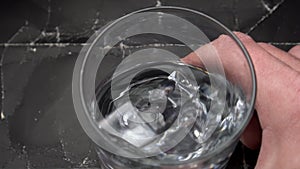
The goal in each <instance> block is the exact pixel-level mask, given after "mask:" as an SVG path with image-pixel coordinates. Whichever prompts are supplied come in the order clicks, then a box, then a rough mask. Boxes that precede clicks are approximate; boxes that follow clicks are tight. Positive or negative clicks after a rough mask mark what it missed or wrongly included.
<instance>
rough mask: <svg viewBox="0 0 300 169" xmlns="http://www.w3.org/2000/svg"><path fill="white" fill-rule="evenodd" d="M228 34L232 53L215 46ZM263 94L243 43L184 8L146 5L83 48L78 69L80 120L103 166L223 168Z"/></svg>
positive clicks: (75, 76) (217, 24)
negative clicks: (215, 42) (257, 92)
mask: <svg viewBox="0 0 300 169" xmlns="http://www.w3.org/2000/svg"><path fill="white" fill-rule="evenodd" d="M221 35H224V36H226V38H225V39H227V40H226V43H227V42H228V41H232V44H234V45H232V49H227V50H228V51H229V52H230V51H232V54H231V53H230V57H229V58H228V57H227V58H224V56H223V55H224V54H223V52H222V51H218V49H217V48H216V47H215V46H214V44H213V43H212V41H214V40H216V39H217V38H218V37H220V36H221ZM224 43H225V41H224ZM228 51H226V52H227V53H228ZM231 55H232V56H231ZM187 56H188V57H189V58H188V59H187ZM255 95H256V79H255V73H254V68H253V65H252V62H251V59H250V57H249V54H248V53H247V51H246V49H245V47H244V46H243V45H242V43H241V42H240V41H239V39H238V38H237V37H236V36H235V35H234V34H233V33H232V32H231V31H230V30H229V29H227V28H226V27H225V26H223V25H222V24H221V23H220V22H218V21H216V20H215V19H213V18H211V17H209V16H207V15H205V14H203V13H201V12H198V11H195V10H191V9H186V8H181V7H169V6H163V7H152V8H147V9H142V10H139V11H136V12H133V13H130V14H128V15H126V16H124V17H121V18H119V19H117V20H115V21H113V22H111V23H109V24H108V25H106V26H105V27H103V28H102V29H101V30H99V31H97V32H96V33H95V34H94V35H93V36H92V37H91V38H90V40H89V41H88V42H87V45H86V46H84V47H83V49H82V50H81V52H80V55H79V56H78V59H77V62H76V65H75V68H74V74H73V101H74V106H75V110H76V113H77V117H78V119H79V121H80V124H81V125H82V127H83V129H84V130H85V132H86V133H87V135H88V136H89V137H90V138H91V139H92V140H93V141H94V142H95V143H96V145H97V152H98V155H99V158H100V161H101V164H100V165H101V167H102V168H105V169H106V168H110V169H111V168H112V169H119V168H120V169H121V168H122V169H123V168H130V169H135V168H136V169H142V168H147V169H148V168H155V169H160V168H172V169H176V168H178V169H179V168H184V169H191V168H223V167H225V166H226V163H227V161H228V159H229V158H230V155H231V154H232V152H233V151H234V148H235V146H236V143H237V142H238V140H239V136H240V135H241V133H242V131H243V129H244V128H245V127H246V125H247V124H248V122H249V120H250V118H251V117H252V111H253V105H254V102H255Z"/></svg>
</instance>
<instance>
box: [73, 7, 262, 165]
mask: <svg viewBox="0 0 300 169" xmlns="http://www.w3.org/2000/svg"><path fill="white" fill-rule="evenodd" d="M167 9H175V10H180V11H186V12H192V13H194V14H197V15H199V16H200V17H204V18H206V19H208V20H209V21H211V22H213V23H215V24H216V25H217V26H218V27H220V28H221V29H222V30H223V31H225V32H226V33H227V35H229V36H230V37H231V38H232V39H233V40H234V41H235V43H236V44H237V45H238V46H239V48H240V49H241V51H242V53H243V55H244V57H245V58H246V60H247V65H248V67H249V70H250V74H251V81H252V91H251V99H250V104H249V109H248V110H247V113H246V115H247V117H246V118H245V120H244V121H243V123H242V126H241V127H240V128H238V129H237V130H236V131H235V132H234V133H233V134H232V136H230V137H229V138H228V139H226V141H224V142H223V143H222V144H221V145H220V146H218V148H216V149H214V150H213V151H209V152H207V153H205V154H203V155H200V156H199V157H197V158H194V159H190V160H187V161H183V162H179V163H173V164H169V163H163V162H161V161H157V162H158V163H159V164H162V165H166V164H168V165H178V164H185V163H191V162H193V161H199V160H207V159H209V158H210V157H212V156H214V155H216V154H219V153H220V152H222V151H223V150H224V149H226V148H227V147H229V146H231V145H232V144H234V142H236V141H237V139H238V138H239V137H240V135H241V133H242V131H244V129H245V127H246V126H247V125H248V123H249V121H250V120H251V118H252V115H253V110H254V104H255V100H256V90H257V81H256V75H255V69H254V65H253V62H252V60H251V57H250V55H249V53H248V51H247V49H246V47H245V46H244V45H243V43H242V42H241V41H240V40H239V38H238V37H237V36H236V35H235V34H234V33H233V32H232V31H231V30H230V29H228V28H227V27H226V26H224V25H223V24H222V23H220V22H219V21H218V20H216V19H214V18H212V17H210V16H209V15H206V14H204V13H202V12H200V11H197V10H194V9H189V8H185V7H177V6H157V7H148V8H143V9H140V10H137V11H134V12H131V13H129V14H126V15H125V16H122V17H120V18H118V19H116V20H114V21H113V22H111V23H109V24H108V25H107V26H106V27H105V28H104V29H103V30H101V32H100V33H99V34H98V35H97V37H96V38H95V39H93V42H92V44H91V45H90V46H88V51H87V52H86V53H85V56H84V59H83V61H82V63H81V65H80V67H78V69H80V70H77V71H75V69H76V67H75V68H74V73H73V82H74V78H77V79H78V78H79V84H77V83H76V84H75V86H74V83H72V84H73V85H72V91H74V90H78V89H79V92H76V93H78V95H76V96H74V92H72V95H73V102H74V106H75V109H76V106H77V107H78V106H79V107H80V110H83V111H84V112H78V111H76V114H77V117H78V119H79V122H80V124H81V126H82V127H83V129H84V131H85V132H86V134H87V135H88V136H89V137H90V138H91V139H92V140H93V142H95V143H96V144H97V145H98V143H97V141H96V138H95V137H97V135H96V134H95V132H97V129H98V127H97V126H96V125H95V124H94V121H93V120H92V119H91V117H90V115H89V113H88V112H89V109H88V108H87V101H86V100H85V99H84V95H85V94H84V91H83V87H84V81H83V76H84V73H82V71H83V70H84V69H85V67H86V66H87V65H86V62H87V59H88V57H89V54H90V51H91V49H92V48H93V47H94V45H95V43H96V42H97V41H98V39H99V38H100V37H101V36H102V35H103V34H104V33H105V32H106V31H107V30H109V29H110V28H111V27H113V26H114V25H115V24H116V23H118V22H120V21H121V20H124V19H126V18H129V17H130V16H132V15H134V14H137V13H141V12H146V11H151V10H167ZM79 72H80V73H79ZM77 73H79V77H78V74H77ZM75 97H76V100H77V101H79V100H80V105H76V103H75ZM78 99H79V100H78ZM77 103H78V102H77ZM79 113H80V114H79ZM83 116H85V117H83ZM82 120H88V122H89V124H90V125H89V126H87V125H82V124H83V122H82ZM86 127H87V128H86ZM89 132H94V133H93V134H89ZM97 133H98V132H97ZM98 137H99V136H98ZM100 148H101V147H100Z"/></svg>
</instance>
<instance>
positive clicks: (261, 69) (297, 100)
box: [182, 32, 300, 169]
mask: <svg viewBox="0 0 300 169" xmlns="http://www.w3.org/2000/svg"><path fill="white" fill-rule="evenodd" d="M235 34H236V35H237V36H238V38H239V39H240V40H241V41H242V43H243V44H244V45H245V47H246V48H247V50H248V52H249V54H250V56H251V59H252V61H253V64H254V67H255V71H256V77H257V97H256V104H255V109H256V111H257V115H256V114H255V115H254V117H253V118H252V119H251V121H250V123H249V125H248V126H247V128H246V129H245V131H244V133H243V135H242V138H241V141H242V142H243V143H244V144H245V145H246V146H248V147H249V148H252V149H255V148H258V147H259V146H260V154H259V157H258V161H257V165H256V168H257V169H261V168H262V169H269V168H272V169H274V168H287V169H296V168H300V107H299V105H300V46H296V47H294V48H292V49H291V50H290V51H289V52H285V51H282V50H280V49H278V48H276V47H274V46H272V45H269V44H266V43H256V42H255V41H254V40H253V39H252V38H251V37H249V36H247V35H245V34H243V33H238V32H237V33H235ZM211 44H212V45H213V46H214V47H215V48H216V50H217V52H218V54H219V56H220V59H221V61H222V63H223V65H224V69H225V72H226V74H228V75H229V78H232V79H230V80H233V81H234V80H235V79H239V78H241V77H242V76H243V73H244V72H243V71H240V70H239V69H240V68H239V67H241V66H242V67H243V66H244V67H245V66H246V65H247V63H244V62H243V61H241V62H239V63H234V64H232V60H234V59H232V58H233V57H241V55H242V53H241V51H240V50H239V49H238V48H237V45H236V44H235V42H234V41H233V40H232V39H231V38H230V37H228V36H226V35H221V36H220V37H219V38H218V39H216V40H215V41H213V42H212V43H211ZM196 53H198V54H199V55H205V53H207V50H206V49H205V46H204V47H201V48H199V49H198V50H197V51H196ZM182 60H183V61H184V62H186V63H188V64H192V65H198V66H199V65H200V64H201V61H200V59H199V58H198V56H197V55H196V54H195V53H191V54H189V55H188V56H186V57H185V58H183V59H182ZM238 68H239V69H238ZM249 84H250V83H249V82H247V81H244V82H243V83H242V84H241V85H243V86H247V85H249Z"/></svg>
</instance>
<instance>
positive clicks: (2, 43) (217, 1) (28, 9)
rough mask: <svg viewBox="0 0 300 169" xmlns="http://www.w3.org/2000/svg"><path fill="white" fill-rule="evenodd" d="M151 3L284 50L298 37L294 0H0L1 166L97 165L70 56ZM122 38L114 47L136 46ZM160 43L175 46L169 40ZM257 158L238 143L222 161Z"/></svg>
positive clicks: (250, 163) (240, 163)
mask: <svg viewBox="0 0 300 169" xmlns="http://www.w3.org/2000/svg"><path fill="white" fill-rule="evenodd" d="M155 5H177V6H184V7H189V8H192V9H196V10H200V11H203V12H205V13H207V14H209V15H211V16H213V17H215V18H216V19H218V20H219V21H221V22H222V23H224V24H225V25H226V26H227V27H229V28H230V29H232V30H239V31H243V32H247V33H248V34H250V35H251V36H253V37H254V39H256V40H258V41H264V42H269V43H271V44H274V45H277V46H279V47H281V48H283V49H289V48H290V47H292V46H294V45H296V44H300V39H299V37H300V32H299V27H300V25H299V24H300V23H299V22H298V16H299V14H298V13H299V12H298V8H299V7H300V5H299V1H292V0H253V1H247V0H240V1H238V0H229V1H224V0H211V1H209V2H206V1H198V0H189V1H184V2H183V1H180V0H173V1H167V0H161V1H156V0H143V1H135V0H126V2H125V3H124V1H116V0H92V1H89V3H87V2H82V1H79V0H75V1H72V2H71V1H56V0H42V1H40V0H23V1H18V0H14V1H9V0H4V1H3V2H2V4H1V7H0V8H1V10H0V12H1V15H0V17H1V33H0V52H1V78H0V80H1V81H0V82H1V88H0V90H1V96H2V97H1V121H0V167H1V168H68V167H97V166H98V159H97V157H96V153H95V151H94V148H93V146H94V144H92V142H91V141H90V140H89V139H88V137H87V136H86V135H85V133H84V132H83V130H82V129H81V127H80V125H79V123H78V121H77V119H76V116H75V113H74V108H73V104H72V97H71V78H72V71H73V66H74V63H75V60H76V58H77V56H78V52H79V51H80V49H81V48H82V47H83V46H84V45H87V44H86V43H85V42H86V40H87V39H88V38H89V36H90V35H92V34H93V33H94V32H95V30H97V29H99V28H101V27H102V26H103V25H105V24H107V23H108V22H110V21H112V20H114V19H116V18H119V17H121V16H123V15H124V14H127V13H129V12H132V11H135V10H137V9H140V8H144V7H149V6H155ZM127 43H128V44H125V45H123V47H122V48H121V49H116V50H115V53H114V54H115V55H120V54H122V52H130V50H134V49H135V48H136V47H137V46H138V45H139V44H136V43H134V42H127ZM158 45H160V46H161V47H166V48H172V47H174V50H180V49H178V47H180V46H179V45H176V44H173V43H165V44H158ZM175 47H176V49H175ZM180 52H181V53H182V54H183V55H184V54H186V52H187V51H185V50H182V51H180ZM256 157H257V152H255V151H251V150H248V149H246V148H245V147H243V146H241V145H239V146H238V148H237V149H236V152H235V153H234V154H233V156H232V158H231V161H230V163H229V166H228V168H245V169H246V168H253V167H254V165H255V161H256Z"/></svg>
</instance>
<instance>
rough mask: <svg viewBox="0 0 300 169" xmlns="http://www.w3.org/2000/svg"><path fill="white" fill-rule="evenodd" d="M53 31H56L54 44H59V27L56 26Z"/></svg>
mask: <svg viewBox="0 0 300 169" xmlns="http://www.w3.org/2000/svg"><path fill="white" fill-rule="evenodd" d="M55 30H56V36H55V37H56V42H60V31H59V27H58V26H56V27H55Z"/></svg>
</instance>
